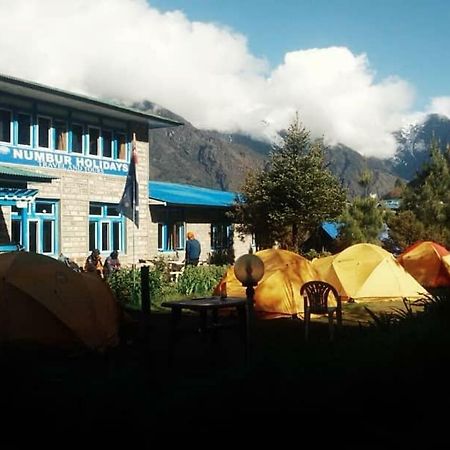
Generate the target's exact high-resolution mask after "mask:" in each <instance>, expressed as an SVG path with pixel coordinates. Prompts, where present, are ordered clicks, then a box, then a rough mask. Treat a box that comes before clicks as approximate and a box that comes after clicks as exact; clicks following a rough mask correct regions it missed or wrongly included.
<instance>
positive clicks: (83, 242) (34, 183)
mask: <svg viewBox="0 0 450 450" xmlns="http://www.w3.org/2000/svg"><path fill="white" fill-rule="evenodd" d="M178 125H182V124H181V123H180V122H176V121H174V120H171V119H167V118H164V117H159V116H157V115H153V114H148V113H143V112H141V111H137V110H133V109H130V108H126V107H123V106H118V105H116V104H113V103H108V102H103V101H99V100H96V99H93V98H89V97H85V96H81V95H77V94H73V93H70V92H66V91H62V90H59V89H54V88H50V87H47V86H43V85H40V84H36V83H31V82H28V81H24V80H20V79H16V78H12V77H8V76H4V75H0V188H1V190H0V243H3V244H8V243H19V244H20V245H21V246H22V247H23V248H24V249H25V250H28V251H34V252H38V253H43V254H46V255H49V256H52V257H57V256H59V254H60V253H63V254H64V255H66V256H68V257H70V258H72V259H74V260H75V261H77V262H78V263H82V262H83V261H84V259H85V258H86V256H87V255H88V253H89V252H90V250H92V249H93V248H98V249H100V251H101V253H102V254H103V255H107V254H109V253H110V252H111V251H112V250H113V249H118V250H119V252H120V255H121V260H122V261H123V262H124V263H127V262H132V259H133V258H134V256H135V255H139V257H141V258H149V257H150V256H151V253H150V252H151V244H150V242H151V238H152V236H151V234H152V233H151V226H150V216H149V209H148V207H146V206H147V205H148V178H149V145H148V133H149V132H151V130H152V129H154V128H161V127H173V126H178ZM133 134H135V135H136V148H137V154H138V164H137V178H138V180H139V203H140V205H141V207H140V210H139V216H140V217H139V218H140V220H139V222H140V226H139V228H137V227H136V226H135V225H134V223H133V222H131V221H130V220H128V219H126V218H125V217H124V216H123V215H121V214H120V213H119V212H118V209H117V207H118V204H119V201H120V199H121V197H122V193H123V190H124V185H125V180H126V176H127V173H128V167H129V161H130V153H131V138H132V136H133Z"/></svg>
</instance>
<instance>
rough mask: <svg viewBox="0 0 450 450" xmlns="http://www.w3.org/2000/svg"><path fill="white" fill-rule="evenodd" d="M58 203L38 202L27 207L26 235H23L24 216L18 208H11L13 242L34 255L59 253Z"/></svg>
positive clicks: (53, 201)
mask: <svg viewBox="0 0 450 450" xmlns="http://www.w3.org/2000/svg"><path fill="white" fill-rule="evenodd" d="M57 214H58V202H57V201H56V200H36V201H35V202H34V203H29V204H28V206H27V214H26V219H25V220H26V221H27V222H26V224H25V230H26V235H25V236H23V235H22V215H21V210H20V209H19V208H17V207H12V208H11V240H12V241H13V242H15V243H17V244H21V245H22V246H23V247H24V249H25V250H27V251H29V252H34V253H43V254H48V255H55V254H57V252H58V242H57V236H56V225H57V217H58V216H57Z"/></svg>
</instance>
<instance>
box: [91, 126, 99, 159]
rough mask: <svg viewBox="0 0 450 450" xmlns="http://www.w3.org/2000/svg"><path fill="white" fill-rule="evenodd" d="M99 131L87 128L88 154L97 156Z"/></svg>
mask: <svg viewBox="0 0 450 450" xmlns="http://www.w3.org/2000/svg"><path fill="white" fill-rule="evenodd" d="M99 137H100V130H99V129H98V128H89V154H90V155H98V138H99Z"/></svg>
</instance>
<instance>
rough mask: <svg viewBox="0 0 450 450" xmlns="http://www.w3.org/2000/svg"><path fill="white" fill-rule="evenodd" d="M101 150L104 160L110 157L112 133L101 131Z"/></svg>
mask: <svg viewBox="0 0 450 450" xmlns="http://www.w3.org/2000/svg"><path fill="white" fill-rule="evenodd" d="M102 148H103V156H104V157H105V158H111V157H112V132H111V131H108V130H102Z"/></svg>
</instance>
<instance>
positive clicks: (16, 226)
mask: <svg viewBox="0 0 450 450" xmlns="http://www.w3.org/2000/svg"><path fill="white" fill-rule="evenodd" d="M21 223H22V221H21V220H12V221H11V242H14V243H16V244H21V243H22V237H21V234H20V229H21Z"/></svg>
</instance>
